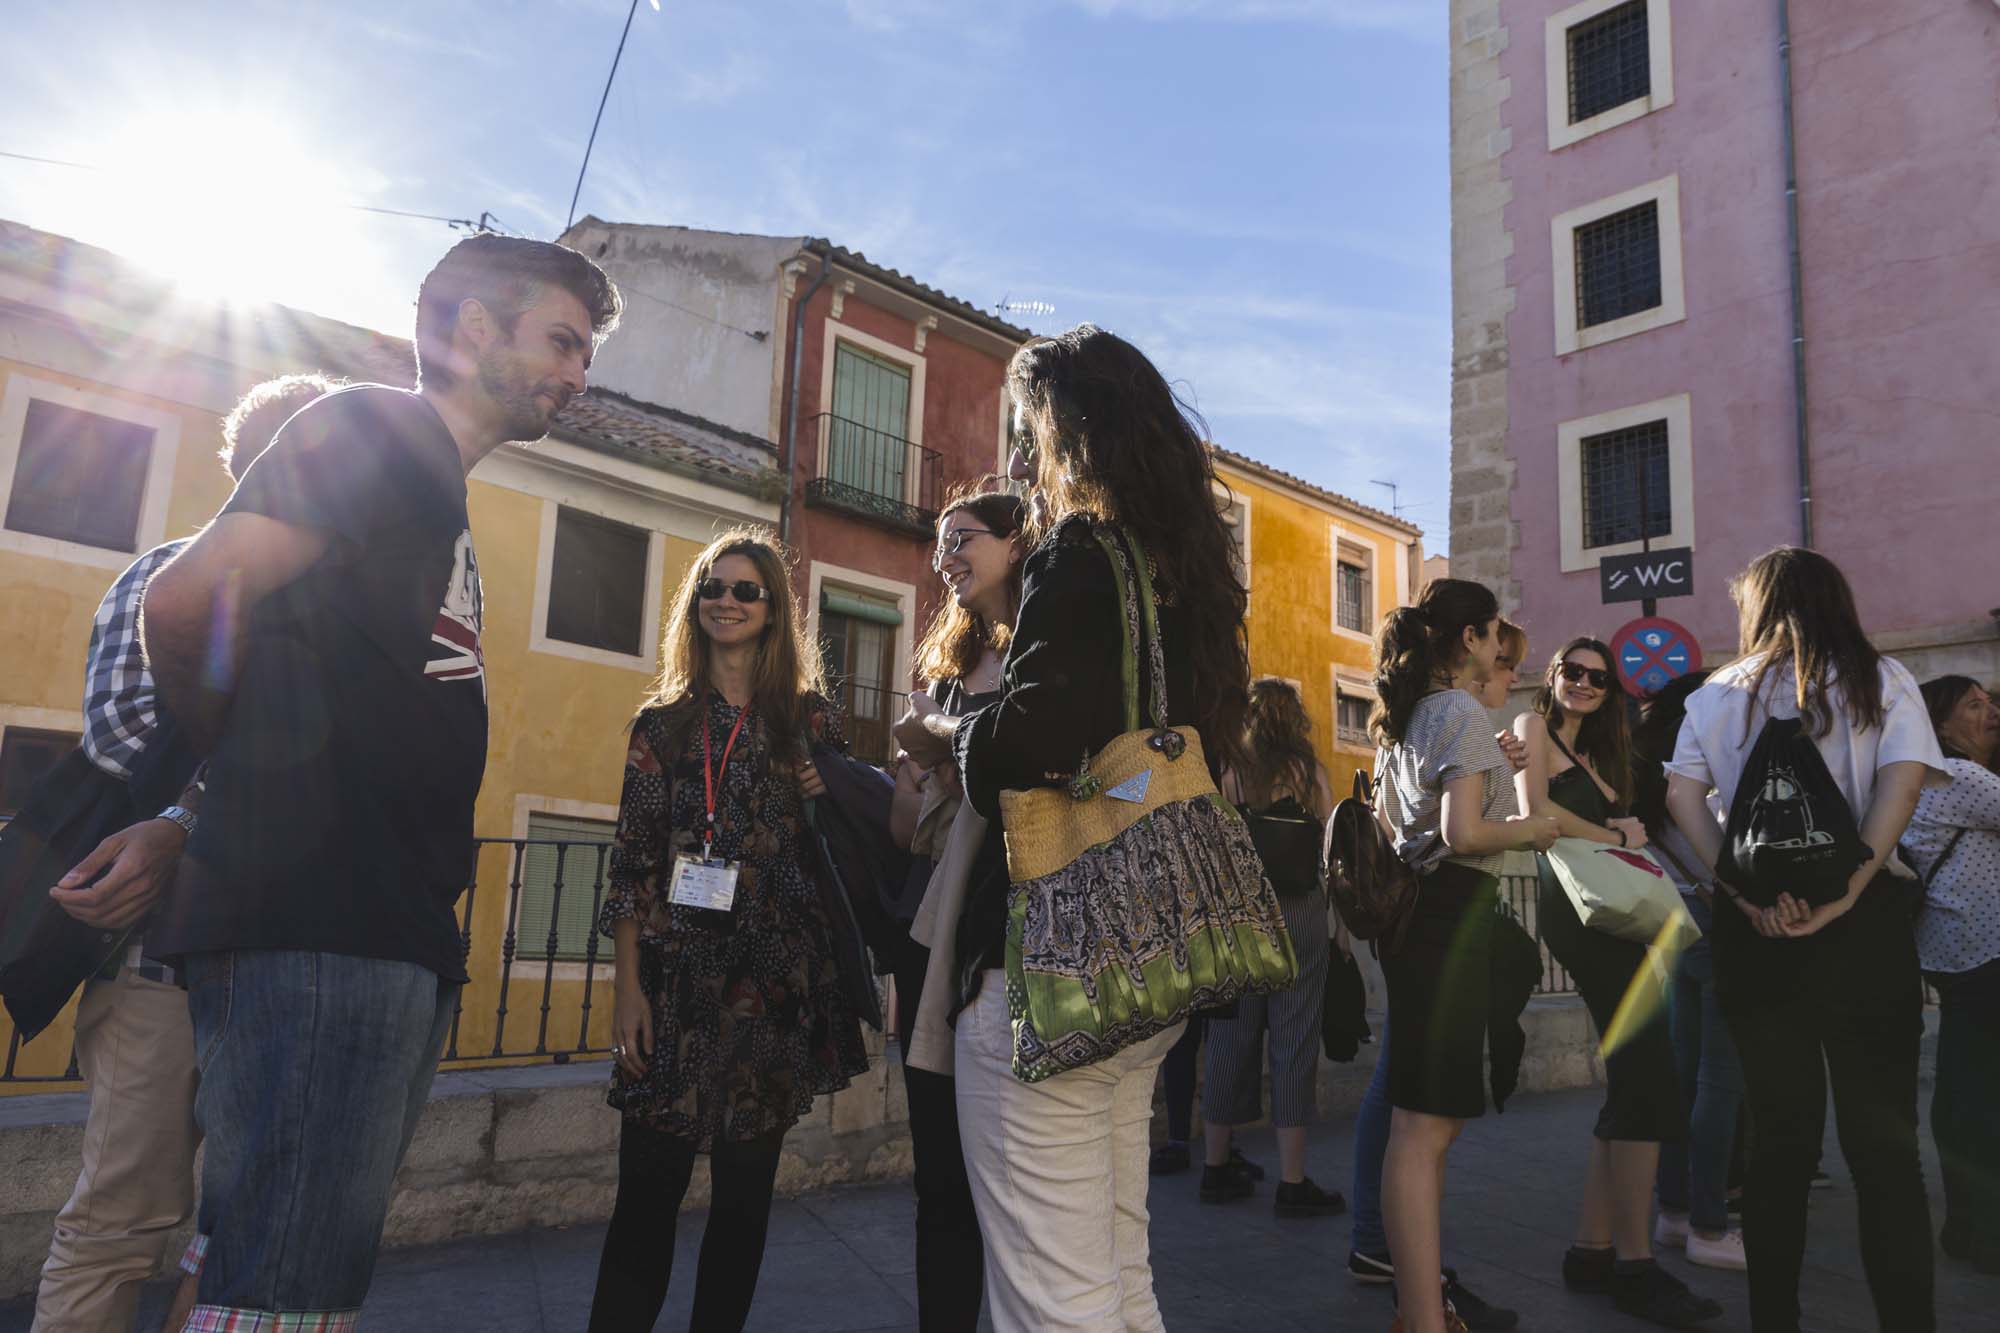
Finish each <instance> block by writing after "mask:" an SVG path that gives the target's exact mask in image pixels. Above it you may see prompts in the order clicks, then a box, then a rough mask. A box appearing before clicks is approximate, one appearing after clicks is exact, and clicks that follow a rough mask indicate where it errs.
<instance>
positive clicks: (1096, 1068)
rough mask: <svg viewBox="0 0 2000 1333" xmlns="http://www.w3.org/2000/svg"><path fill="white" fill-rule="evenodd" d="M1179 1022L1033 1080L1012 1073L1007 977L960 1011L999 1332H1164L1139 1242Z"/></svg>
mask: <svg viewBox="0 0 2000 1333" xmlns="http://www.w3.org/2000/svg"><path fill="white" fill-rule="evenodd" d="M1185 1026H1186V1025H1185V1024H1179V1023H1177V1024H1175V1025H1174V1027H1173V1028H1172V1029H1170V1030H1169V1031H1166V1032H1162V1033H1160V1034H1159V1035H1158V1036H1155V1037H1152V1038H1150V1039H1149V1040H1147V1041H1143V1042H1141V1043H1139V1044H1138V1045H1137V1046H1133V1047H1130V1048H1128V1049H1126V1050H1124V1051H1120V1052H1119V1053H1118V1054H1117V1055H1115V1056H1113V1057H1112V1058H1111V1059H1109V1060H1106V1061H1105V1062H1104V1063H1102V1064H1098V1065H1092V1066H1090V1067H1089V1068H1087V1069H1076V1070H1071V1071H1070V1072H1068V1073H1066V1074H1058V1075H1056V1076H1055V1077H1054V1078H1049V1079H1044V1080H1043V1081H1042V1082H1040V1083H1023V1082H1021V1081H1020V1080H1019V1079H1016V1078H1015V1077H1014V1074H1013V1068H1012V1061H1013V1033H1012V1030H1011V1027H1010V1025H1009V1023H1008V1020H1007V987H1006V977H1005V976H1004V975H1003V974H1002V973H1000V972H998V971H991V972H988V973H987V974H986V975H985V977H984V978H983V984H982V985H981V987H980V990H979V998H978V999H976V1000H975V1001H973V1003H972V1005H971V1007H970V1008H968V1009H967V1010H966V1011H965V1012H964V1013H962V1014H960V1015H959V1016H958V1030H957V1034H956V1046H957V1051H956V1065H957V1090H958V1126H959V1137H960V1140H961V1141H962V1142H963V1144H964V1145H965V1169H966V1174H967V1176H969V1177H970V1178H971V1181H972V1201H973V1204H974V1206H975V1207H976V1208H977V1209H978V1212H979V1230H980V1232H981V1233H982V1234H983V1235H984V1237H985V1239H986V1301H987V1308H988V1310H989V1312H990V1313H991V1314H992V1316H993V1327H994V1329H995V1330H996V1333H1042V1330H1054V1329H1061V1330H1079V1331H1080V1333H1081V1331H1082V1330H1089V1333H1161V1330H1163V1329H1164V1325H1163V1324H1162V1323H1161V1322H1160V1307H1159V1303H1158V1302H1157V1301H1155V1300H1154V1299H1153V1268H1152V1262H1151V1260H1150V1258H1149V1257H1148V1253H1147V1243H1146V1221H1147V1217H1146V1184H1147V1174H1146V1160H1147V1155H1148V1152H1149V1147H1150V1139H1151V1134H1150V1129H1151V1123H1152V1118H1153V1075H1154V1072H1155V1071H1156V1070H1157V1069H1158V1068H1159V1066H1160V1061H1161V1060H1163V1059H1165V1058H1166V1054H1167V1049H1168V1048H1169V1047H1170V1046H1172V1045H1173V1044H1174V1042H1175V1041H1176V1040H1178V1039H1179V1037H1180V1035H1181V1031H1182V1029H1183V1028H1184V1027H1185Z"/></svg>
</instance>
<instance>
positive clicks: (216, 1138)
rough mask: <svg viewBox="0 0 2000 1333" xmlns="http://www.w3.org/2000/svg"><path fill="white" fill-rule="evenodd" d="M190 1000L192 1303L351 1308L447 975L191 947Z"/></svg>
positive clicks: (335, 958)
mask: <svg viewBox="0 0 2000 1333" xmlns="http://www.w3.org/2000/svg"><path fill="white" fill-rule="evenodd" d="M186 976H187V981H188V1008H189V1013H190V1015H191V1017H192V1018H193V1020H194V1048H195V1056H196V1062H197V1064H198V1066H199V1067H200V1070H201V1085H200V1089H199V1091H198V1092H197V1093H196V1094H195V1119H196V1121H197V1122H198V1123H199V1124H200V1126H201V1128H202V1131H203V1133H204V1134H205V1135H206V1137H207V1143H208V1147H207V1157H206V1159H205V1160H204V1162H203V1165H202V1173H201V1217H200V1223H199V1227H200V1231H201V1233H202V1234H203V1235H204V1236H206V1237H207V1253H206V1256H205V1258H204V1259H203V1262H202V1269H201V1286H200V1296H199V1300H200V1308H201V1309H204V1310H210V1309H219V1310H260V1311H341V1310H356V1309H359V1308H360V1306H361V1302H362V1299H363V1298H364V1297H365V1296H366V1295H367V1294H368V1284H369V1282H370V1281H371V1280H372V1279H373V1277H374V1274H375V1251H376V1248H377V1247H378V1246H379V1245H380V1244H381V1241H382V1223H383V1221H384V1219H385V1218H387V1216H388V1213H389V1197H390V1194H391V1192H392V1191H393V1190H394V1188H395V1183H396V1168H397V1167H398V1166H399V1165H400V1164H401V1162H402V1160H403V1153H404V1151H405V1150H406V1149H407V1148H408V1147H409V1144H410V1136H411V1135H412V1134H414V1133H415V1132H416V1127H417V1119H418V1117H419V1116H420V1115H421V1114H422V1112H423V1109H424V1103H425V1101H426V1100H427V1099H428V1098H429V1096H430V1089H431V1079H432V1077H433V1075H435V1074H436V1072H437V1062H438V1054H439V1052H440V1051H442V1050H443V1048H444V1039H445V1034H446V1032H447V1031H448V1029H449V1028H450V1026H451V1016H452V1011H453V1009H454V1007H455V1005H456V1002H457V999H458V983H456V982H449V981H445V980H442V979H441V978H440V977H439V976H438V975H437V974H436V973H435V972H432V971H430V970H429V969H428V968H424V967H420V966H418V965H417V964H415V963H399V962H388V961H384V960H382V959H377V958H355V957H352V956H349V955H346V954H333V953H306V952H298V951H289V950H274V949H256V950H241V951H236V952H223V953H207V954H195V955H192V956H190V957H189V958H188V959H187V962H186Z"/></svg>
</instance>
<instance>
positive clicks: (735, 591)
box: [694, 579, 771, 606]
mask: <svg viewBox="0 0 2000 1333" xmlns="http://www.w3.org/2000/svg"><path fill="white" fill-rule="evenodd" d="M725 592H726V593H728V594H729V595H730V596H731V597H734V598H735V599H736V600H737V601H739V602H741V603H743V604H744V605H745V606H748V605H750V603H752V602H767V601H769V600H770V599H771V590H770V589H769V588H766V587H765V586H764V585H763V584H761V583H753V582H751V581H750V580H749V579H738V580H736V582H734V583H724V582H723V581H722V580H721V579H703V580H702V581H701V582H700V583H697V584H695V585H694V595H695V596H697V597H699V598H701V600H702V601H704V602H719V601H721V600H722V594H723V593H725Z"/></svg>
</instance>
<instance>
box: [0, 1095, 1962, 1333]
mask: <svg viewBox="0 0 2000 1333" xmlns="http://www.w3.org/2000/svg"><path fill="white" fill-rule="evenodd" d="M1923 1100H1924V1101H1925V1102H1926V1103H1928V1101H1929V1089H1928V1087H1926V1088H1925V1090H1924V1098H1923ZM1598 1101H1599V1093H1597V1092H1596V1091H1593V1090H1585V1091H1581V1092H1566V1093H1552V1094H1546V1095H1542V1096H1534V1097H1529V1096H1523V1097H1520V1098H1518V1099H1516V1101H1515V1102H1514V1104H1513V1105H1512V1106H1511V1107H1510V1109H1509V1110H1508V1111H1507V1113H1506V1114H1504V1115H1498V1116H1495V1115H1488V1116H1487V1117H1485V1118H1484V1119H1483V1120H1480V1121H1477V1122H1475V1123H1474V1124H1473V1125H1472V1126H1471V1127H1470V1128H1468V1130H1467V1131H1466V1133H1465V1136H1464V1137H1463V1138H1462V1139H1461V1140H1460V1141H1459V1144H1458V1146H1457V1147H1456V1148H1455V1149H1453V1152H1452V1159H1451V1172H1450V1197H1449V1198H1448V1200H1447V1202H1446V1218H1447V1221H1446V1254H1447V1261H1448V1262H1450V1263H1452V1264H1454V1265H1456V1266H1457V1267H1458V1269H1459V1270H1460V1273H1461V1275H1462V1277H1463V1279H1464V1280H1465V1281H1466V1283H1467V1284H1469V1285H1470V1286H1471V1287H1472V1288H1473V1289H1474V1290H1475V1291H1477V1292H1479V1293H1480V1294H1481V1295H1483V1296H1485V1297H1486V1298H1487V1299H1489V1300H1491V1301H1493V1302H1495V1303H1497V1304H1503V1305H1509V1306H1513V1307H1515V1308H1517V1309H1519V1310H1520V1311H1521V1314H1522V1319H1521V1327H1522V1329H1524V1330H1531V1331H1533V1333H1586V1331H1589V1333H1598V1331H1599V1330H1604V1331H1607V1333H1615V1331H1617V1330H1628V1329H1629V1330H1633V1331H1634V1333H1636V1331H1637V1330H1640V1329H1643V1328H1647V1327H1650V1326H1649V1325H1645V1324H1641V1323H1639V1322H1638V1321H1635V1320H1632V1319H1629V1318H1627V1317H1625V1316H1623V1315H1621V1314H1619V1313H1617V1312H1616V1311H1615V1310H1613V1309H1612V1308H1611V1306H1610V1304H1609V1303H1608V1301H1606V1300H1605V1299H1604V1298H1602V1297H1586V1296H1579V1295H1576V1294H1574V1293H1571V1292H1569V1291H1567V1290H1565V1289H1564V1288H1563V1286H1562V1282H1561V1279H1560V1276H1559V1274H1558V1266H1559V1263H1560V1260H1561V1257H1562V1251H1563V1247H1564V1246H1565V1245H1566V1244H1567V1243H1568V1241H1569V1239H1570V1229H1571V1227H1572V1225H1573V1223H1574V1220H1575V1201H1576V1197H1577V1194H1578V1190H1579V1188H1580V1185H1581V1180H1582V1169H1583V1160H1584V1151H1585V1145H1586V1141H1587V1137H1588V1135H1589V1133H1590V1126H1591V1123H1592V1120H1593V1118H1594V1117H1595V1115H1596V1112H1597V1105H1598ZM1242 1146H1243V1147H1244V1149H1245V1150H1246V1151H1247V1153H1248V1154H1249V1155H1250V1156H1251V1157H1252V1158H1253V1159H1256V1160H1259V1161H1261V1162H1263V1163H1265V1164H1266V1165H1267V1166H1273V1167H1275V1165H1276V1153H1275V1149H1274V1147H1273V1144H1272V1141H1271V1136H1270V1134H1269V1132H1268V1131H1266V1132H1262V1133H1256V1132H1253V1133H1250V1134H1248V1135H1245V1136H1244V1138H1243V1140H1242ZM1350 1146H1351V1121H1350V1120H1348V1119H1346V1118H1342V1119H1340V1120H1337V1121H1335V1122H1332V1123H1329V1124H1325V1125H1321V1126H1319V1127H1317V1128H1316V1129H1315V1131H1314V1133H1313V1135H1312V1143H1311V1152H1310V1157H1309V1159H1308V1167H1307V1169H1308V1171H1309V1172H1310V1173H1311V1175H1312V1176H1313V1177H1314V1178H1315V1179H1316V1180H1318V1181H1319V1182H1320V1183H1321V1184H1322V1185H1325V1186H1328V1187H1333V1186H1336V1185H1337V1186H1339V1187H1340V1189H1341V1190H1342V1191H1343V1192H1345V1191H1346V1189H1347V1184H1348V1173H1349V1161H1350ZM1924 1147H1925V1153H1926V1169H1927V1171H1928V1173H1929V1178H1930V1191H1931V1197H1932V1199H1933V1201H1934V1204H1935V1200H1936V1199H1937V1197H1938V1185H1937V1163H1936V1161H1935V1158H1934V1157H1933V1156H1932V1155H1931V1153H1930V1140H1929V1134H1928V1131H1926V1133H1925V1136H1924ZM1826 1165H1827V1169H1828V1170H1829V1171H1831V1172H1832V1173H1833V1176H1834V1186H1833V1188H1831V1189H1828V1190H1821V1191H1816V1192H1815V1194H1814V1196H1813V1205H1812V1230H1811V1239H1810V1248H1809V1250H1808V1254H1807V1261H1806V1262H1807V1267H1806V1275H1805V1281H1804V1284H1803V1293H1804V1303H1805V1309H1806V1320H1805V1323H1806V1327H1807V1328H1808V1329H1811V1330H1813V1333H1836V1331H1844V1330H1872V1329H1874V1328H1875V1327H1876V1323H1875V1317H1874V1312H1873V1308H1872V1306H1871V1305H1870V1303H1869V1299H1868V1291H1867V1287H1866V1286H1865V1284H1864V1283H1863V1282H1862V1279H1861V1273H1860V1260H1859V1251H1858V1250H1857V1248H1856V1243H1855V1217H1854V1194H1853V1189H1852V1186H1851V1184H1850V1183H1849V1181H1848V1179H1847V1176H1846V1172H1845V1168H1844V1166H1843V1165H1842V1163H1841V1161H1840V1154H1839V1150H1838V1148H1837V1146H1836V1145H1835V1144H1834V1143H1833V1142H1832V1139H1831V1136H1830V1135H1829V1140H1828V1146H1827V1154H1826ZM1272 1174H1273V1178H1275V1174H1276V1173H1275V1171H1273V1173H1272ZM1197 1183H1198V1172H1190V1173H1188V1174H1186V1175H1181V1176H1175V1177H1168V1178H1166V1179H1163V1180H1155V1181H1154V1182H1153V1192H1152V1210H1153V1229H1152V1234H1153V1264H1154V1271H1155V1274H1156V1280H1157V1289H1158V1292H1159V1297H1160V1304H1161V1307H1162V1308H1163V1310H1164V1311H1165V1314H1166V1323H1167V1327H1168V1329H1170V1330H1171V1331H1172V1333H1207V1331H1209V1330H1216V1331H1218V1333H1220V1331H1221V1330H1228V1331H1229V1333H1241V1331H1245V1330H1254V1331H1256V1333H1264V1331H1265V1330H1269V1331H1270V1333H1278V1331H1279V1330H1286V1331H1289V1330H1297V1329H1311V1330H1315V1331H1316V1333H1318V1331H1324V1330H1346V1329H1354V1330H1366V1331H1368V1333H1381V1331H1382V1330H1386V1329H1387V1328H1388V1327H1389V1320H1390V1315H1391V1308H1390V1299H1389V1294H1388V1292H1387V1291H1386V1290H1385V1289H1382V1288H1364V1287H1358V1286H1356V1285H1355V1284H1354V1283H1353V1282H1352V1281H1351V1280H1350V1279H1349V1278H1348V1276H1347V1273H1346V1268H1345V1259H1346V1254H1347V1231H1348V1225H1347V1220H1346V1219H1345V1218H1344V1217H1337V1218H1330V1219H1323V1220H1309V1221H1280V1220H1278V1219H1276V1218H1274V1217H1273V1216H1272V1214H1271V1207H1270V1185H1269V1184H1268V1183H1266V1184H1265V1185H1263V1186H1260V1187H1259V1193H1258V1196H1257V1197H1256V1198H1254V1199H1250V1200H1246V1201H1244V1202H1241V1203H1235V1204H1228V1205H1221V1206H1204V1205H1202V1204H1201V1203H1199V1202H1198V1201H1197V1200H1196V1197H1195V1194H1196V1186H1197ZM914 1216H915V1209H914V1205H913V1203H912V1199H911V1195H910V1192H909V1189H908V1187H907V1186H902V1185H892V1186H876V1187H867V1188H853V1189H843V1190H837V1191H834V1192H831V1193H826V1194H818V1195H812V1196H808V1197H805V1198H801V1199H795V1200H788V1201H783V1202H781V1203H780V1204H779V1205H778V1208H777V1210H776V1212H775V1213H774V1215H773V1218H772V1225H771V1240H770V1249H769V1251H768V1253H767V1256H766V1258H765V1261H764V1272H763V1278H762V1283H761V1285H760V1287H759V1289H758V1294H757V1304H756V1307H755V1309H754V1310H753V1311H752V1314H751V1320H750V1327H751V1328H752V1329H759V1330H772V1331H774V1333H777V1331H782V1333H845V1331H847V1330H876V1329H879V1330H892V1329H893V1330H903V1329H908V1330H914V1329H915V1328H916V1284H915V1280H914V1278H913V1276H912V1271H911V1270H912V1268H913V1265H914V1256H913V1245H912V1239H911V1237H912V1229H913V1226H914ZM702 1220H703V1215H702V1214H700V1213H690V1214H688V1215H687V1216H686V1217H685V1218H683V1220H682V1224H681V1227H680V1232H679V1236H678V1243H677V1247H676V1258H675V1264H674V1272H675V1279H676V1280H675V1282H674V1287H673V1290H672V1292H671V1293H670V1295H669V1297H668V1301H667V1309H666V1312H665V1313H664V1314H663V1315H662V1316H661V1319H660V1323H659V1327H660V1328H661V1329H674V1330H678V1329H684V1328H686V1327H687V1317H688V1308H689V1302H690V1300H691V1299H692V1295H693V1281H692V1279H693V1276H694V1269H695V1251H696V1248H697V1246H698V1245H699V1243H700V1239H701V1227H702ZM603 1235H604V1229H603V1228H602V1227H601V1226H594V1227H574V1228H568V1229H564V1230H538V1231H528V1232H522V1233H519V1234H515V1235H508V1236H494V1237H485V1238H480V1239H474V1240H465V1241H457V1242H453V1243H450V1244H445V1245H435V1246H426V1247H423V1248H419V1249H409V1250H397V1251H391V1252H389V1253H387V1254H385V1255H384V1256H383V1259H382V1263H381V1266H380V1268H379V1269H378V1270H377V1272H376V1276H375V1288H374V1291H373V1292H372V1293H371V1294H370V1296H369V1300H368V1307H367V1315H366V1318H365V1319H364V1321H363V1326H364V1327H365V1328H366V1329H368V1330H369V1333H391V1331H394V1333H419V1331H421V1333H437V1330H458V1329H465V1330H479V1331H480V1333H545V1331H546V1333H574V1331H576V1330H581V1329H582V1328H583V1327H584V1320H585V1316H586V1313H587V1311H588V1308H589V1303H590V1291H591V1285H592V1282H593V1279H594V1277H595V1273H596V1266H597V1253H598V1247H599V1245H600V1243H601V1241H602V1239H603ZM1665 1262H1666V1263H1667V1264H1668V1265H1669V1266H1671V1267H1672V1268H1673V1269H1674V1270H1675V1271H1676V1272H1678V1273H1680V1274H1681V1275H1682V1276H1683V1277H1684V1278H1686V1279H1687V1280H1688V1281H1689V1282H1690V1283H1691V1284H1692V1285H1693V1286H1694V1287H1695V1288H1696V1289H1697V1290H1699V1291H1702V1292H1704V1293H1706V1294H1708V1295H1711V1296H1714V1297H1715V1298H1716V1299H1717V1300H1719V1301H1721V1302H1722V1304H1723V1305H1724V1306H1725V1307H1726V1312H1725V1314H1724V1316H1723V1318H1721V1319H1718V1320H1716V1321H1714V1322H1713V1323H1712V1324H1710V1325H1708V1327H1709V1328H1710V1329H1712V1330H1714V1333H1747V1330H1748V1329H1749V1327H1750V1324H1749V1317H1748V1314H1747V1305H1746V1296H1745V1285H1744V1280H1743V1277H1742V1275H1741V1274H1734V1273H1718V1272H1714V1271H1712V1270H1707V1269H1699V1268H1693V1267H1691V1266H1689V1265H1688V1264H1687V1263H1686V1262H1685V1260H1684V1259H1682V1258H1681V1257H1680V1256H1679V1255H1678V1254H1672V1253H1670V1254H1669V1256H1668V1257H1667V1258H1666V1260H1665ZM1938 1295H1939V1327H1940V1329H1941V1330H1944V1333H1987V1331H1988V1330H2000V1279H1996V1278H1982V1277H1979V1276H1977V1275H1975V1274H1974V1273H1973V1272H1972V1270H1971V1269H1970V1268H1969V1267H1967V1266H1966V1265H1964V1264H1960V1263H1956V1262H1953V1261H1950V1260H1946V1259H1944V1258H1943V1257H1942V1256H1940V1257H1939V1262H1938ZM163 1299H164V1291H163V1289H159V1288H157V1287H156V1289H154V1290H151V1291H149V1292H148V1297H147V1301H146V1308H145V1309H144V1310H143V1311H142V1322H141V1325H140V1327H142V1328H145V1329H148V1330H150V1329H152V1328H155V1327H157V1322H158V1319H159V1311H160V1309H161V1308H162V1301H163ZM29 1314H30V1312H29V1309H28V1307H27V1304H26V1303H25V1302H14V1303H12V1304H9V1305H5V1306H0V1333H26V1330H27V1328H28V1324H29ZM147 1321H150V1322H147Z"/></svg>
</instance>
